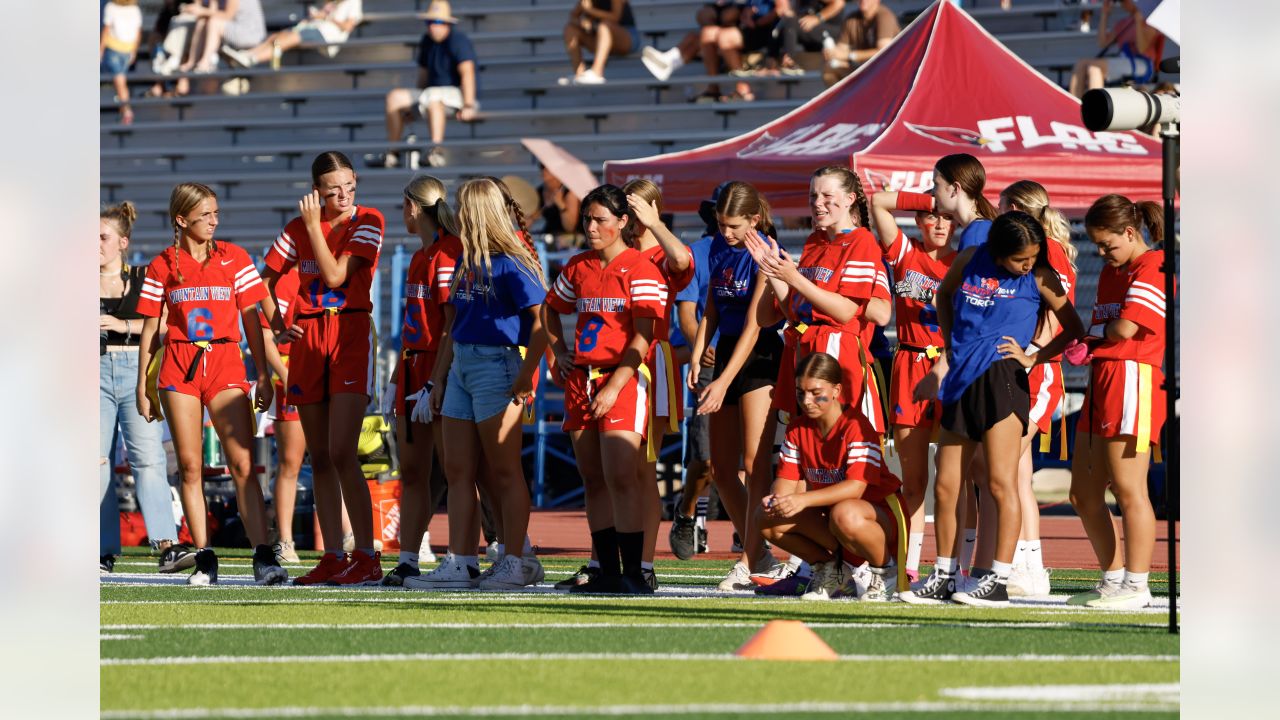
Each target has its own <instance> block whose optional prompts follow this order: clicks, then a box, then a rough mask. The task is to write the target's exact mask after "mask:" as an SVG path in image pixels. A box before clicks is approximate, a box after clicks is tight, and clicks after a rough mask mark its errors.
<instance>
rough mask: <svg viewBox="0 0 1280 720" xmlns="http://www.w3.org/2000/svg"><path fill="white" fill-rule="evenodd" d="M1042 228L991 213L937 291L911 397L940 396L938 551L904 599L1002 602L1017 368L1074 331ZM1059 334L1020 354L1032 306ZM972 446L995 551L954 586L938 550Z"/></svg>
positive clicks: (1009, 558)
mask: <svg viewBox="0 0 1280 720" xmlns="http://www.w3.org/2000/svg"><path fill="white" fill-rule="evenodd" d="M1047 242H1048V240H1047V239H1046V238H1045V233H1044V228H1043V227H1041V225H1040V223H1038V222H1036V220H1035V219H1034V218H1032V217H1031V216H1030V215H1027V214H1026V213H1023V212H1017V211H1015V212H1010V213H1007V214H1005V215H1002V216H1000V217H999V218H997V219H996V221H995V222H994V223H992V226H991V232H990V235H989V237H988V239H987V242H986V243H985V244H983V245H982V246H979V247H975V248H970V249H968V250H964V251H961V253H960V254H959V255H958V256H957V257H956V259H955V262H954V263H953V264H952V266H951V268H950V270H948V271H947V275H946V277H945V278H944V279H943V281H942V285H941V287H939V288H938V293H937V308H938V320H939V325H940V326H941V328H942V338H943V343H944V347H946V353H945V354H944V355H943V357H942V358H941V359H940V360H939V362H938V364H937V365H936V366H935V367H934V368H933V370H931V371H930V372H929V374H928V375H927V376H925V378H924V379H923V380H922V381H921V382H920V384H919V385H918V386H917V387H916V392H915V397H916V399H917V400H920V401H924V400H930V399H932V398H933V397H935V396H937V397H938V399H939V400H941V402H942V435H941V438H940V444H939V448H938V460H937V462H938V476H937V480H936V484H935V488H934V507H935V510H934V517H935V519H936V538H937V547H938V554H939V557H938V559H937V561H936V563H935V565H934V569H933V572H932V573H931V574H930V575H929V577H928V579H927V580H926V581H925V582H924V583H923V585H922V586H921V587H920V588H919V589H917V590H914V591H907V592H904V593H901V595H900V597H901V598H902V599H903V600H904V601H907V602H922V603H937V602H945V601H947V600H951V599H954V600H955V601H957V602H961V603H965V604H968V605H984V606H1005V605H1008V603H1009V596H1008V591H1007V587H1006V585H1007V582H1008V578H1009V573H1010V571H1011V570H1012V562H1013V554H1014V550H1015V546H1016V545H1017V542H1018V534H1019V531H1020V529H1021V521H1022V514H1021V507H1020V506H1019V502H1018V491H1017V477H1018V459H1019V457H1020V456H1021V453H1022V447H1021V443H1022V437H1023V435H1025V434H1026V431H1027V424H1028V415H1029V413H1030V404H1031V403H1030V393H1029V389H1028V382H1027V372H1026V370H1027V368H1030V367H1031V366H1032V365H1034V364H1035V363H1037V362H1044V361H1046V360H1048V359H1050V358H1053V357H1055V356H1057V355H1058V354H1059V353H1060V352H1061V351H1062V350H1063V349H1064V348H1065V347H1066V346H1067V344H1068V343H1070V342H1071V341H1072V340H1075V339H1076V338H1078V337H1080V335H1082V334H1083V332H1084V328H1083V326H1082V325H1081V323H1080V318H1079V317H1077V316H1076V313H1075V308H1073V307H1072V305H1071V301H1070V300H1068V299H1067V293H1066V290H1064V289H1063V287H1062V283H1061V282H1060V281H1059V279H1058V274H1057V273H1056V272H1055V271H1054V270H1053V268H1052V267H1051V266H1050V265H1049V260H1048V249H1047V247H1046V244H1047ZM1042 303H1043V304H1044V305H1045V306H1047V307H1048V310H1049V311H1050V312H1052V313H1054V315H1056V316H1057V318H1058V322H1059V323H1061V325H1062V332H1061V333H1060V334H1059V335H1058V336H1057V337H1055V338H1054V339H1053V340H1051V341H1049V343H1048V344H1047V345H1046V346H1045V347H1044V348H1042V349H1041V350H1040V352H1038V353H1036V354H1034V355H1030V356H1028V355H1027V354H1026V353H1025V352H1024V351H1023V348H1025V347H1026V346H1027V344H1028V343H1030V342H1031V338H1032V335H1033V334H1034V333H1035V330H1036V324H1037V319H1038V316H1039V312H1040V307H1041V304H1042ZM979 443H981V444H982V446H983V449H984V450H985V453H986V463H987V470H988V477H989V480H988V482H989V487H990V491H991V500H992V501H993V502H994V503H995V506H996V525H997V527H996V553H995V561H994V562H993V563H992V567H991V570H992V572H991V573H990V574H987V575H984V576H983V577H982V579H981V581H980V582H979V583H978V585H977V587H976V588H975V589H973V590H971V591H967V592H955V576H956V570H957V565H958V564H957V562H956V558H954V557H947V556H944V555H942V553H944V552H948V548H952V547H953V546H954V541H955V537H956V524H957V522H956V519H957V515H956V510H957V504H958V500H959V492H960V487H961V476H962V473H963V470H964V468H966V467H968V466H969V464H970V461H971V460H972V458H973V454H974V451H975V450H976V449H977V447H978V444H979Z"/></svg>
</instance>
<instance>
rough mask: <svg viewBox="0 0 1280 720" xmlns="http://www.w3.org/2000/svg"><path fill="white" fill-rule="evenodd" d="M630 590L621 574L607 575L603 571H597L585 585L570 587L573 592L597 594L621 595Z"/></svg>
mask: <svg viewBox="0 0 1280 720" xmlns="http://www.w3.org/2000/svg"><path fill="white" fill-rule="evenodd" d="M627 591H628V588H627V586H626V585H625V584H624V581H623V579H622V576H621V575H605V574H604V573H603V572H597V573H596V574H595V576H593V577H592V578H591V580H589V581H588V582H586V583H585V584H583V585H574V586H573V587H571V588H569V592H571V593H587V594H596V595H620V594H622V593H625V592H627Z"/></svg>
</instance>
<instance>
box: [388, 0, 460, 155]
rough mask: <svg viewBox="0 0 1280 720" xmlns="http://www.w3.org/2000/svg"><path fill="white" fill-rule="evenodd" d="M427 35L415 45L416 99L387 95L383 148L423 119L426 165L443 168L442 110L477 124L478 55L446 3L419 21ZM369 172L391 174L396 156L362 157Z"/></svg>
mask: <svg viewBox="0 0 1280 720" xmlns="http://www.w3.org/2000/svg"><path fill="white" fill-rule="evenodd" d="M422 20H423V22H425V23H426V24H427V32H426V33H424V34H423V35H422V39H421V40H420V41H419V42H418V83H417V89H418V91H419V92H418V94H417V95H416V96H415V94H414V92H415V91H414V90H411V89H409V88H396V89H394V90H392V91H391V92H389V93H387V142H389V143H397V142H400V140H401V137H402V136H403V134H404V127H405V124H406V123H409V122H413V121H414V120H416V119H418V118H425V119H426V120H427V126H428V127H429V128H430V131H431V150H430V151H429V152H428V154H427V162H428V163H429V164H430V165H431V166H432V167H442V166H444V165H445V163H446V162H447V161H446V159H445V155H444V150H443V148H442V144H443V143H444V127H445V108H449V109H451V110H453V111H454V118H455V119H457V120H460V121H462V122H471V121H472V120H475V119H476V114H477V113H478V112H479V111H480V103H479V102H478V101H477V100H476V94H477V92H478V90H479V86H478V82H477V79H476V50H475V46H474V45H472V44H471V38H469V37H467V36H466V34H465V33H463V32H462V31H461V30H459V29H458V28H456V27H454V26H455V25H457V23H458V19H457V18H456V17H454V16H453V10H452V8H451V7H450V6H449V3H448V2H447V1H446V0H434V1H433V2H432V3H431V5H430V6H428V7H427V12H426V14H424V15H423V16H422ZM365 162H366V163H367V164H368V165H370V166H373V167H387V168H393V167H398V166H399V165H400V161H399V158H398V157H397V156H396V153H395V152H394V151H390V150H389V151H388V152H386V153H376V154H371V155H366V156H365Z"/></svg>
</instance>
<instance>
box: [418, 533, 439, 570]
mask: <svg viewBox="0 0 1280 720" xmlns="http://www.w3.org/2000/svg"><path fill="white" fill-rule="evenodd" d="M437 559H438V558H436V554H435V553H433V552H431V533H430V532H424V533H422V547H420V548H418V562H419V563H433V562H435V561H436V560H437Z"/></svg>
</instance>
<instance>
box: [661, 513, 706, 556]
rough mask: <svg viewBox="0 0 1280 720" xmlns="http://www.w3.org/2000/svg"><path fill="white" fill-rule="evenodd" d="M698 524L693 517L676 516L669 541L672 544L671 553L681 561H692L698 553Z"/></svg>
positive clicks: (668, 537) (669, 534)
mask: <svg viewBox="0 0 1280 720" xmlns="http://www.w3.org/2000/svg"><path fill="white" fill-rule="evenodd" d="M697 536H698V523H697V521H696V520H694V519H693V518H691V517H682V516H681V515H680V514H679V513H677V514H676V519H675V521H674V522H672V523H671V532H670V533H668V534H667V541H668V542H669V543H670V544H671V552H673V553H675V556H676V557H678V558H680V559H681V560H690V559H692V558H693V556H694V555H696V554H697V553H698V538H697Z"/></svg>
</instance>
